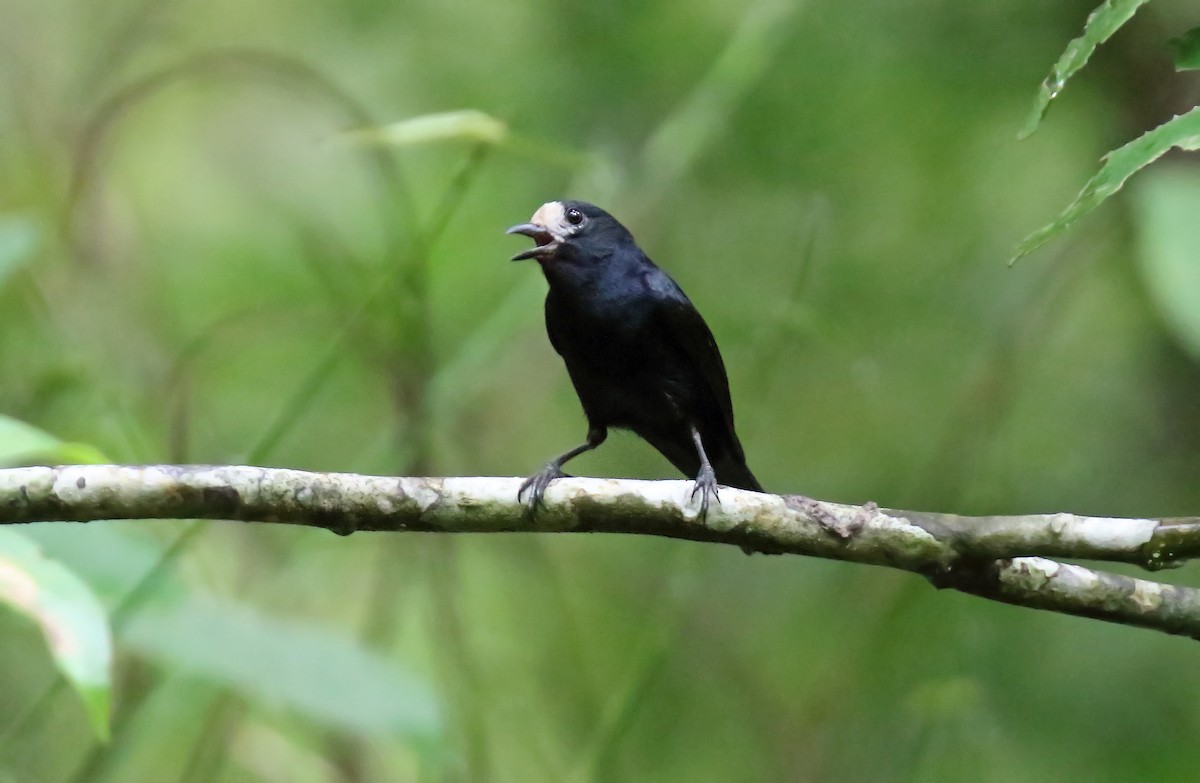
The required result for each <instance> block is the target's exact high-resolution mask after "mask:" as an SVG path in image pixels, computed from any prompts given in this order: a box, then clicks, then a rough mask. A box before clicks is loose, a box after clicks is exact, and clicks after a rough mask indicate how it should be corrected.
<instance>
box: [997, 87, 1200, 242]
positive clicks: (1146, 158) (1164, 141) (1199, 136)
mask: <svg viewBox="0 0 1200 783" xmlns="http://www.w3.org/2000/svg"><path fill="white" fill-rule="evenodd" d="M1172 147H1178V148H1180V149H1183V150H1196V149H1200V108H1195V109H1192V110H1191V111H1189V112H1188V113H1187V114H1181V115H1179V116H1178V117H1176V118H1174V119H1173V120H1170V121H1169V122H1164V123H1163V124H1162V125H1159V126H1158V127H1157V128H1155V129H1154V130H1152V131H1149V132H1147V133H1145V134H1143V135H1142V136H1140V137H1138V138H1136V139H1134V140H1133V141H1131V142H1129V143H1128V144H1126V145H1125V146H1124V147H1121V148H1120V149H1116V150H1113V151H1112V152H1110V153H1108V154H1107V155H1105V156H1104V163H1103V165H1102V166H1101V167H1100V171H1099V172H1098V173H1097V174H1096V175H1095V176H1094V177H1092V178H1091V179H1090V180H1088V183H1087V184H1086V185H1084V186H1083V190H1081V191H1080V192H1079V195H1078V196H1076V197H1075V200H1074V201H1072V202H1071V204H1070V205H1069V206H1068V207H1067V208H1066V209H1065V210H1063V212H1062V214H1061V215H1059V216H1058V219H1057V220H1055V221H1054V222H1053V223H1050V224H1049V225H1046V226H1043V227H1042V228H1039V229H1038V230H1037V231H1035V232H1033V233H1032V234H1030V235H1029V236H1027V237H1025V239H1024V240H1022V242H1021V244H1019V245H1017V249H1016V255H1015V256H1014V257H1013V259H1012V261H1010V262H1009V263H1016V262H1017V261H1018V260H1019V259H1021V258H1022V257H1023V256H1026V255H1028V254H1029V253H1031V252H1032V251H1034V250H1036V249H1037V248H1039V247H1041V246H1042V245H1044V244H1046V243H1047V242H1048V241H1050V240H1051V239H1053V238H1054V237H1055V236H1057V235H1059V234H1061V233H1062V232H1063V231H1065V230H1066V229H1067V227H1068V226H1070V225H1071V224H1072V223H1074V222H1075V221H1076V220H1078V219H1079V218H1081V217H1083V216H1084V215H1086V214H1087V213H1088V212H1091V211H1092V210H1093V209H1095V208H1096V207H1097V206H1099V205H1100V204H1101V203H1102V202H1103V201H1104V200H1105V199H1107V198H1108V197H1109V196H1111V195H1113V194H1114V193H1116V192H1117V191H1118V190H1120V189H1121V187H1122V186H1123V185H1124V184H1125V181H1126V180H1127V179H1129V178H1130V177H1131V176H1133V175H1134V174H1135V173H1136V172H1137V171H1139V170H1140V169H1142V168H1145V167H1146V166H1148V165H1149V164H1151V163H1153V162H1154V161H1155V160H1158V159H1159V158H1160V157H1162V156H1163V155H1164V154H1166V153H1167V151H1168V150H1170V149H1171V148H1172Z"/></svg>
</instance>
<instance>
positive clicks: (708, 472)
mask: <svg viewBox="0 0 1200 783" xmlns="http://www.w3.org/2000/svg"><path fill="white" fill-rule="evenodd" d="M697 492H699V493H700V519H705V518H706V517H707V516H708V504H709V499H710V498H715V499H716V501H717V502H718V503H720V502H721V495H720V493H719V492H718V491H717V474H716V473H714V472H713V469H712V468H709V467H705V468H701V470H700V474H699V475H698V476H696V483H695V484H693V485H692V495H691V499H692V500H695V499H696V493H697Z"/></svg>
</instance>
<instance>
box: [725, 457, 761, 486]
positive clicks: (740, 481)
mask: <svg viewBox="0 0 1200 783" xmlns="http://www.w3.org/2000/svg"><path fill="white" fill-rule="evenodd" d="M713 470H715V471H716V473H717V483H718V484H724V485H725V486H727V487H733V488H734V489H748V490H751V491H753V492H765V491H766V490H764V489H763V488H762V484H759V483H758V479H756V478H755V477H754V474H753V473H751V472H750V468H749V467H747V466H746V462H745V460H738V459H733V458H732V457H728V456H727V457H724V458H723V459H721V460H719V461H718V462H717V464H716V465H713Z"/></svg>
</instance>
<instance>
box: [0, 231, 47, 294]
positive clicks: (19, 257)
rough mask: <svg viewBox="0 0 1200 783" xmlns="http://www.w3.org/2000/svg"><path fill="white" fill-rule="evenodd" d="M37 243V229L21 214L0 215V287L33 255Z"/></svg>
mask: <svg viewBox="0 0 1200 783" xmlns="http://www.w3.org/2000/svg"><path fill="white" fill-rule="evenodd" d="M37 245H38V229H37V226H36V225H35V224H34V222H33V221H32V220H30V219H29V218H27V217H24V216H22V215H0V288H2V287H4V282H5V281H6V280H7V279H8V278H9V277H10V276H11V275H12V273H13V272H15V271H17V269H19V268H20V267H21V266H22V265H23V264H25V263H26V262H28V261H29V259H30V258H32V257H33V254H34V252H35V251H36V250H37Z"/></svg>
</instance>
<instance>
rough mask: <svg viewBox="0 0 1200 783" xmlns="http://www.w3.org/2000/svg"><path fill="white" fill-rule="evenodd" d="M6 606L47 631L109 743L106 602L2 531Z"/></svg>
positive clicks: (0, 571)
mask: <svg viewBox="0 0 1200 783" xmlns="http://www.w3.org/2000/svg"><path fill="white" fill-rule="evenodd" d="M0 603H3V604H6V605H8V606H10V607H12V608H13V609H15V610H17V611H18V612H20V613H21V614H24V615H26V616H27V617H29V618H30V619H31V620H33V621H34V622H35V623H37V624H38V625H39V626H40V627H41V629H42V633H43V635H44V636H45V637H46V643H47V644H48V645H49V647H50V654H51V655H52V656H53V658H54V662H55V664H57V666H58V668H59V670H60V671H61V672H62V673H63V676H64V677H65V678H66V679H67V681H68V682H70V683H71V685H72V686H73V687H74V688H75V690H76V691H77V692H78V693H79V695H80V697H81V698H82V699H83V703H84V706H85V708H86V709H87V713H88V717H89V719H90V720H91V723H92V728H93V729H95V731H96V733H97V734H98V735H99V736H100V737H101V738H103V739H107V737H108V703H109V682H110V672H109V670H110V668H111V663H112V639H111V637H110V634H109V629H108V622H107V618H106V616H105V612H104V608H103V607H102V606H101V605H100V601H99V600H98V599H97V598H96V596H95V595H94V594H93V593H92V591H91V590H90V589H89V588H88V586H87V585H86V584H85V583H84V582H83V581H82V580H80V579H79V577H77V576H75V574H74V573H72V572H71V571H69V570H67V569H66V568H64V567H63V566H62V565H61V564H60V563H58V562H57V561H54V560H50V559H48V558H46V557H45V556H44V555H43V554H42V552H41V550H40V549H39V548H38V547H37V545H36V544H34V543H33V542H32V541H30V540H29V539H27V538H25V537H24V536H22V535H20V534H19V533H16V532H15V531H12V530H5V529H2V528H0Z"/></svg>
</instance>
